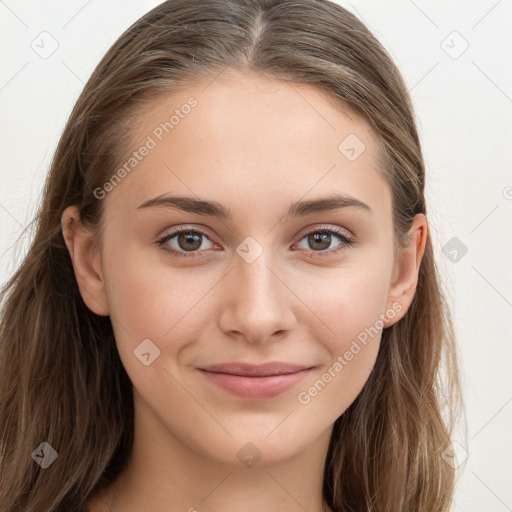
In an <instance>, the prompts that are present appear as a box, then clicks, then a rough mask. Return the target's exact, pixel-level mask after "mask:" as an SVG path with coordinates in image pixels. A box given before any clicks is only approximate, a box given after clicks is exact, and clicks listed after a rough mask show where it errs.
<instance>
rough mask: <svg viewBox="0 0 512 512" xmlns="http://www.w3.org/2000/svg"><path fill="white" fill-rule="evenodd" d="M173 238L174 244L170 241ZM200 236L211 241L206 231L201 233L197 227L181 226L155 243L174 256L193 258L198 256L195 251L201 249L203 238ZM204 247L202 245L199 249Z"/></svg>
mask: <svg viewBox="0 0 512 512" xmlns="http://www.w3.org/2000/svg"><path fill="white" fill-rule="evenodd" d="M173 238H175V239H176V240H174V244H171V243H170V242H171V241H172V240H173ZM201 238H206V240H208V241H210V242H211V240H210V239H209V238H208V236H207V235H206V233H203V232H202V231H199V230H197V229H191V228H187V227H181V228H178V229H176V230H175V231H173V232H172V233H169V234H168V235H165V236H164V237H163V238H161V239H160V240H158V241H157V242H156V243H157V245H159V246H161V247H162V249H163V250H164V251H167V252H170V253H171V254H174V255H176V256H183V257H186V258H187V257H188V258H190V257H192V258H194V257H196V256H198V254H196V252H197V251H199V250H200V249H201V246H202V244H203V240H202V239H201ZM205 249H206V248H205V247H203V248H202V249H201V250H205ZM187 253H190V254H187Z"/></svg>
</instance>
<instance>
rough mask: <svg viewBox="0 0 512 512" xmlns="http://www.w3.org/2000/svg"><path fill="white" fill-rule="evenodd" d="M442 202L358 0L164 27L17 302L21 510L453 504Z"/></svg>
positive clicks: (263, 7) (94, 106)
mask: <svg viewBox="0 0 512 512" xmlns="http://www.w3.org/2000/svg"><path fill="white" fill-rule="evenodd" d="M424 187H425V169H424V162H423V158H422V154H421V148H420V143H419V139H418V134H417V130H416V127H415V123H414V117H413V112H412V107H411V102H410V99H409V96H408V93H407V89H406V87H405V85H404V82H403V80H402V78H401V76H400V74H399V72H398V70H397V69H396V67H395V66H394V64H393V63H392V61H391V59H390V57H389V56H388V54H387V53H386V51H385V50H384V49H383V47H382V46H381V45H380V44H379V43H378V41H376V39H375V38H374V37H373V36H372V34H371V33H370V32H369V31H368V29H367V28H366V27H365V26H364V25H363V24H362V23H361V22H360V21H359V20H357V19H356V18H355V17H354V16H353V15H352V14H350V13H349V12H347V11H346V10H344V9H343V8H341V7H340V6H338V5H336V4H334V3H331V2H328V1H324V0H322V1H320V0H293V1H292V0H285V1H279V0H264V1H257V0H213V1H212V0H208V1H207V0H170V1H167V2H164V3H162V4H161V5H159V6H157V7H156V8H155V9H153V10H152V11H150V12H149V13H147V14H146V15H144V16H143V17H142V18H141V19H140V20H138V21H137V22H136V23H134V24H133V25H132V26H131V27H130V28H129V29H128V30H127V31H126V32H125V33H124V34H123V35H121V37H120V38H119V39H118V41H117V42H116V43H115V44H114V45H113V46H112V48H111V49H110V50H109V51H108V52H107V54H106V55H105V57H104V58H103V59H102V61H101V62H100V63H99V65H98V66H97V68H96V70H95V71H94V73H93V74H92V76H91V78H90V79H89V81H88V83H87V84H86V86H85V88H84V90H83V92H82V94H81V96H80V98H79V99H78V101H77V103H76V105H75V108H74V110H73V112H72V114H71V116H70V119H69V121H68V123H67V125H66V128H65V130H64V133H63V135H62V137H61V139H60V142H59V145H58V148H57V151H56V154H55V158H54V160H53V162H52V167H51V170H50V174H49V177H48V181H47V185H46V188H45V193H44V201H43V204H42V207H41V209H40V212H39V214H38V217H37V219H36V222H37V232H36V235H35V239H34V241H33V244H32V247H31V249H30V250H29V252H28V255H27V257H26V259H25V260H24V261H23V263H22V265H21V266H20V268H19V269H18V271H17V272H16V274H15V275H14V276H13V277H12V279H11V280H10V282H9V283H7V286H6V289H5V296H4V303H3V311H2V325H1V331H0V336H1V337H0V340H1V345H0V365H1V366H0V432H1V448H0V457H1V458H0V460H1V471H2V473H1V483H0V512H6V511H9V512H14V511H22V510H23V511H43V510H44V511H75V510H77V511H78V510H88V511H89V512H103V511H110V512H118V511H123V512H130V511H145V510H148V511H152V512H153V511H164V510H165V511H175V510H176V511H178V510H188V511H194V510H197V511H200V512H201V511H210V510H212V511H213V510H223V511H227V512H229V511H231V510H246V511H256V510H266V511H271V512H272V511H277V510H287V511H295V510H308V511H311V512H313V511H315V512H320V511H354V512H355V511H372V512H373V511H375V512H377V511H378V512H384V511H386V512H391V511H407V512H412V511H414V512H436V511H439V512H441V511H446V510H448V508H449V506H450V504H451V500H452V496H453V486H454V470H453V468H452V466H451V465H450V464H447V463H446V462H445V460H444V458H443V453H445V452H446V450H447V449H449V446H450V435H451V431H452V428H453V425H454V421H455V418H456V413H457V410H458V407H459V404H460V385H459V378H458V371H457V362H456V353H455V341H454V339H453V332H452V327H451V321H450V315H449V312H448V310H447V308H446V306H445V302H444V299H443V295H442V291H441V285H440V282H439V279H438V275H437V271H436V267H435V262H434V259H433V246H432V240H431V237H430V233H429V226H428V221H427V216H426V214H427V207H426V204H425V197H424ZM442 362H444V365H445V371H446V373H443V374H441V373H440V368H441V364H442ZM444 407H446V412H447V413H448V414H447V415H446V416H445V415H443V412H444Z"/></svg>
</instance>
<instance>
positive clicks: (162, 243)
mask: <svg viewBox="0 0 512 512" xmlns="http://www.w3.org/2000/svg"><path fill="white" fill-rule="evenodd" d="M183 232H186V233H195V234H200V235H202V236H204V237H205V238H207V239H208V240H210V238H209V237H208V235H207V234H206V233H203V232H202V231H201V230H199V229H196V228H194V229H191V228H187V227H180V228H177V229H176V230H174V231H173V232H172V233H169V234H168V235H165V236H164V237H163V238H161V239H160V240H157V241H156V242H155V243H156V244H157V245H158V246H159V247H161V248H162V250H164V251H166V252H168V253H171V254H172V255H174V256H178V257H185V258H197V257H199V258H200V257H202V256H198V251H194V252H190V253H186V252H184V251H176V250H175V249H172V248H171V247H170V246H169V245H168V244H167V242H168V241H169V240H171V239H172V238H174V237H175V236H176V235H179V234H180V233H183ZM317 233H328V234H330V235H335V236H337V237H338V238H339V239H340V240H341V241H342V242H343V243H341V244H340V245H339V246H338V247H336V248H335V249H330V250H328V251H310V252H313V253H315V255H318V256H320V257H325V256H331V255H333V254H337V253H338V252H339V251H342V250H343V249H346V248H347V247H350V246H351V245H353V244H354V243H355V241H354V240H353V239H352V238H349V237H348V236H347V235H345V234H344V233H343V232H342V231H341V230H339V229H337V228H331V227H329V228H319V229H315V230H313V231H310V232H308V233H306V234H304V235H303V236H302V238H301V239H300V240H302V239H303V238H305V237H307V236H309V235H312V234H317ZM210 241H211V240H210Z"/></svg>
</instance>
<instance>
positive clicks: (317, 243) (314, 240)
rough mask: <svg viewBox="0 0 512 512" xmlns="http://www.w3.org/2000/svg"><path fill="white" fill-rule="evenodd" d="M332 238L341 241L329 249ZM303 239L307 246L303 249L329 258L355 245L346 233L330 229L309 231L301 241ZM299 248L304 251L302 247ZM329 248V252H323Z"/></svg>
mask: <svg viewBox="0 0 512 512" xmlns="http://www.w3.org/2000/svg"><path fill="white" fill-rule="evenodd" d="M333 236H334V237H335V238H338V239H339V240H341V243H340V244H338V245H337V246H335V247H334V248H332V247H331V243H332V242H333ZM304 239H305V240H306V245H307V247H305V249H306V250H310V251H311V252H314V253H319V254H318V256H330V255H332V254H333V253H337V252H338V251H341V250H343V249H345V248H347V247H349V246H351V245H352V244H354V243H355V242H354V240H353V239H352V238H351V237H350V236H349V235H348V233H344V232H343V231H341V230H340V229H338V228H332V227H326V228H320V229H315V230H314V231H310V232H309V233H306V235H304V236H303V237H302V239H301V241H302V240H304ZM330 247H331V248H330ZM301 248H302V249H304V247H301ZM310 248H313V249H310ZM329 248H330V250H325V249H329Z"/></svg>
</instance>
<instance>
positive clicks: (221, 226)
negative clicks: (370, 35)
mask: <svg viewBox="0 0 512 512" xmlns="http://www.w3.org/2000/svg"><path fill="white" fill-rule="evenodd" d="M191 97H192V98H193V99H190V98H191ZM173 115H174V117H173V118H171V116H173ZM170 118H171V120H170ZM161 123H162V124H161ZM165 123H167V125H166V124H165ZM133 130H134V131H135V133H136V137H135V139H136V141H137V142H136V144H135V146H134V148H133V150H134V151H136V152H137V153H136V154H131V155H128V156H127V157H126V163H127V165H126V166H125V171H126V170H127V169H129V172H128V171H127V172H125V173H123V172H120V173H119V174H117V176H118V177H121V179H120V182H119V180H112V181H111V182H110V185H109V184H107V185H106V187H105V188H104V190H106V191H108V192H107V193H106V194H105V197H103V198H100V199H99V200H101V201H104V205H103V206H104V208H105V210H104V226H105V227H104V232H103V239H102V241H103V247H102V249H101V270H100V272H99V274H100V275H101V279H102V280H103V283H104V286H105V288H104V290H105V295H104V296H102V295H101V293H95V292H93V291H91V292H90V293H84V291H82V293H83V296H84V299H85V300H86V302H87V303H88V305H89V307H91V309H93V310H94V309H96V310H97V312H98V313H100V314H101V313H105V311H106V310H108V314H110V316H111V318H112V322H113V327H114V331H115V337H116V342H117V347H118V350H119V354H120V357H121V359H122V362H123V364H124V366H125V368H126V370H127V372H128V374H129V376H130V378H131V381H132V383H133V386H134V394H135V400H136V407H139V408H140V410H141V411H142V410H143V411H144V413H143V414H147V415H151V416H152V417H153V418H156V419H158V421H159V422H160V423H161V424H162V425H163V426H164V427H165V428H166V429H167V431H168V432H169V433H170V434H171V435H172V436H174V437H175V438H176V439H178V440H179V441H180V442H181V443H183V444H185V445H187V446H188V447H189V448H192V449H193V450H195V451H196V452H199V453H202V454H205V455H208V456H209V457H210V458H213V459H216V460H219V461H223V462H227V463H239V461H242V460H249V459H247V457H252V458H258V457H261V459H260V461H259V464H264V463H268V462H272V461H275V460H279V459H284V458H285V457H289V456H291V455H293V454H296V453H299V452H300V451H301V450H303V449H304V448H305V447H307V446H308V445H311V444H312V443H313V442H314V441H315V440H316V439H317V438H319V436H320V435H321V434H324V435H326V433H327V434H330V431H331V428H332V424H333V422H334V421H335V420H336V418H338V417H339V416H340V415H341V414H342V413H343V412H344V411H345V410H346V409H347V407H348V406H349V405H350V404H351V403H352V402H353V401H354V399H355V398H356V397H357V395H358V394H359V392H360V391H361V389H362V387H363V385H364V384H365V382H366V381H367V379H368V377H369V374H370V372H371V370H372V367H373V365H374V363H375V359H376V356H377V353H378V350H379V342H380V338H381V332H382V328H383V327H385V326H388V325H391V324H392V323H394V322H396V321H397V320H398V319H399V318H400V317H401V316H403V314H404V313H405V310H406V307H407V306H408V304H405V303H404V301H402V302H400V297H399V292H398V290H397V289H395V288H396V286H398V284H399V283H398V284H397V282H395V279H396V278H397V277H399V273H398V267H396V266H395V261H394V258H393V225H392V209H391V205H392V199H391V191H390V189H389V186H388V185H387V184H386V182H385V181H384V180H383V178H382V177H381V176H380V175H379V173H378V172H377V171H376V169H377V165H378V164H377V143H376V139H375V137H374V136H373V134H372V133H371V132H370V130H369V129H368V126H367V125H366V123H364V122H363V121H360V120H356V119H354V118H352V117H347V116H346V115H345V114H343V113H341V112H340V111H339V110H337V109H335V108H334V106H333V104H332V103H331V102H330V101H329V100H328V99H327V97H326V96H325V95H324V94H323V93H322V92H320V91H318V90H316V89H314V88H310V87H308V86H304V85H297V84H294V85H288V84H286V83H282V82H276V81H270V80H267V79H265V78H262V77H259V76H255V75H254V76H249V75H237V74H233V75H232V77H231V79H230V80H225V79H222V80H221V79H220V78H217V79H215V80H213V81H211V82H210V83H209V85H208V83H207V82H205V83H198V84H196V85H195V86H193V87H190V88H188V89H187V90H186V91H184V92H180V93H175V94H173V95H172V96H169V97H168V98H165V100H163V101H159V102H158V103H156V104H155V105H154V107H152V108H151V109H150V110H147V111H146V112H145V113H144V114H143V115H141V117H140V122H139V123H137V124H136V125H134V126H133ZM143 146H144V147H145V148H146V149H145V150H144V149H140V148H141V147H143ZM130 156H132V160H131V161H129V157H130ZM124 163H125V162H122V163H121V165H120V167H121V166H122V165H123V164H124ZM115 171H117V170H116V169H114V170H113V173H112V174H114V172H115ZM98 196H99V197H101V196H102V192H98ZM335 196H336V197H335ZM177 197H180V198H186V199H180V200H178V199H174V200H171V198H177ZM155 198H157V199H155ZM327 199H328V200H330V201H329V202H327V201H322V200H327ZM206 203H208V204H206ZM178 228H179V229H185V232H184V233H182V234H181V235H180V234H179V233H178V234H176V230H177V229H178ZM329 230H336V231H338V234H336V233H331V232H329ZM187 233H190V234H189V235H187ZM315 233H316V234H315ZM171 251H175V252H171ZM98 268H99V267H98ZM86 287H87V285H86V284H85V285H82V289H84V288H86ZM92 289H94V287H91V290H92ZM395 292H396V293H395ZM93 297H94V299H93ZM397 297H398V298H397ZM99 304H103V306H104V307H105V309H102V307H100V306H99ZM266 363H283V364H284V365H294V367H288V368H286V367H281V368H280V369H279V368H276V367H274V368H272V367H270V368H267V369H268V373H270V374H274V375H275V374H276V373H279V370H281V371H289V372H290V371H292V370H295V371H293V372H292V373H290V374H289V375H288V376H287V377H285V376H281V377H276V376H274V377H269V376H267V377H261V376H260V377H257V376H254V375H253V376H240V374H241V373H243V371H244V370H245V371H246V372H251V371H257V370H258V369H256V370H254V368H253V366H258V365H263V364H266ZM213 365H234V366H231V367H224V368H220V370H221V371H219V368H217V370H218V371H217V372H214V371H211V372H205V371H204V369H205V368H207V367H212V366H213ZM236 365H250V366H248V367H244V368H241V367H240V366H236ZM297 367H298V368H304V369H307V370H305V371H302V372H297V371H296V370H297ZM260 370H261V368H260ZM223 372H228V373H229V372H232V375H226V373H223ZM233 374H239V375H238V376H235V375H233ZM247 443H251V444H247ZM251 460H252V459H251Z"/></svg>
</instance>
